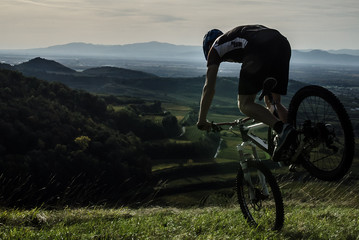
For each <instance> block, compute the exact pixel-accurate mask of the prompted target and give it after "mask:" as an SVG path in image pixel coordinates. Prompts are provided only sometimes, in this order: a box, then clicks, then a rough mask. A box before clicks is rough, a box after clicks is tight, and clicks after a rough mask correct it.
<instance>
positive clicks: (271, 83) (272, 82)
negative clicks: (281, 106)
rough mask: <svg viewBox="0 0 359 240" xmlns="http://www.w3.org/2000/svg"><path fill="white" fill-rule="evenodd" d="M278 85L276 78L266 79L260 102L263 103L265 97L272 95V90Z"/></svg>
mask: <svg viewBox="0 0 359 240" xmlns="http://www.w3.org/2000/svg"><path fill="white" fill-rule="evenodd" d="M276 85H277V80H276V79H275V78H272V77H269V78H266V79H265V80H264V82H263V90H262V92H261V95H259V100H260V101H262V100H263V98H264V96H267V95H270V94H271V92H272V89H273V88H274V87H275V86H276Z"/></svg>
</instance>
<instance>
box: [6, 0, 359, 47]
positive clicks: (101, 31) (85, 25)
mask: <svg viewBox="0 0 359 240" xmlns="http://www.w3.org/2000/svg"><path fill="white" fill-rule="evenodd" d="M256 23H259V24H263V25H266V26H268V27H273V28H277V29H278V30H279V31H281V32H282V33H283V34H284V35H285V36H287V38H288V39H289V41H290V42H291V45H292V48H294V49H312V48H320V49H342V48H353V49H359V0H264V1H256V0H253V1H252V0H247V1H242V0H0V49H6V48H34V47H47V46H52V45H57V44H65V43H69V42H86V43H93V44H111V45H115V44H121V45H122V44H128V43H137V42H148V41H159V42H168V43H173V44H178V45H201V42H202V38H203V35H204V34H205V32H206V31H207V30H208V29H211V28H219V29H221V30H222V31H227V30H230V29H231V28H232V27H235V26H238V25H243V24H256Z"/></svg>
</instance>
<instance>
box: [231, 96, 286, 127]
mask: <svg viewBox="0 0 359 240" xmlns="http://www.w3.org/2000/svg"><path fill="white" fill-rule="evenodd" d="M255 99H256V94H253V95H240V94H239V95H238V107H239V109H240V110H241V112H242V113H243V114H245V115H246V116H248V117H251V118H253V119H255V120H257V121H260V122H263V123H265V124H267V125H268V126H270V127H271V128H273V127H274V125H275V123H276V122H278V121H279V119H277V118H276V117H275V116H274V115H273V114H272V113H271V112H270V111H269V110H268V109H267V108H265V107H264V106H263V105H261V104H257V103H255V102H254V101H255Z"/></svg>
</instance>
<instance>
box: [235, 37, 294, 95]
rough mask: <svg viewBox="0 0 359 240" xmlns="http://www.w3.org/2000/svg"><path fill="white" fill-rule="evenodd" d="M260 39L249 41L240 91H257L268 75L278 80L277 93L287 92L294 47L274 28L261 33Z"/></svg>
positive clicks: (283, 93)
mask: <svg viewBox="0 0 359 240" xmlns="http://www.w3.org/2000/svg"><path fill="white" fill-rule="evenodd" d="M256 39H258V40H257V41H252V43H251V44H250V45H249V44H248V46H247V47H248V50H247V51H246V54H245V56H244V58H243V61H242V67H241V71H240V75H239V84H238V94H239V95H252V94H257V93H258V92H259V91H261V90H262V88H263V82H264V80H265V79H266V78H268V77H273V78H275V79H276V80H277V85H276V86H275V88H274V89H273V91H272V92H273V93H277V94H281V95H285V94H286V93H287V86H288V75H289V61H290V57H291V47H290V44H289V42H288V40H287V39H286V38H285V37H284V36H282V35H281V34H279V33H278V32H277V33H275V32H274V33H273V31H272V32H271V31H263V32H260V33H258V36H257V37H256Z"/></svg>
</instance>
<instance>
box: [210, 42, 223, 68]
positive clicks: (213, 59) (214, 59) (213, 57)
mask: <svg viewBox="0 0 359 240" xmlns="http://www.w3.org/2000/svg"><path fill="white" fill-rule="evenodd" d="M220 64H221V57H220V56H219V54H218V52H217V50H216V49H215V48H213V47H212V48H211V49H210V50H209V53H208V60H207V67H208V66H211V65H220Z"/></svg>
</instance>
